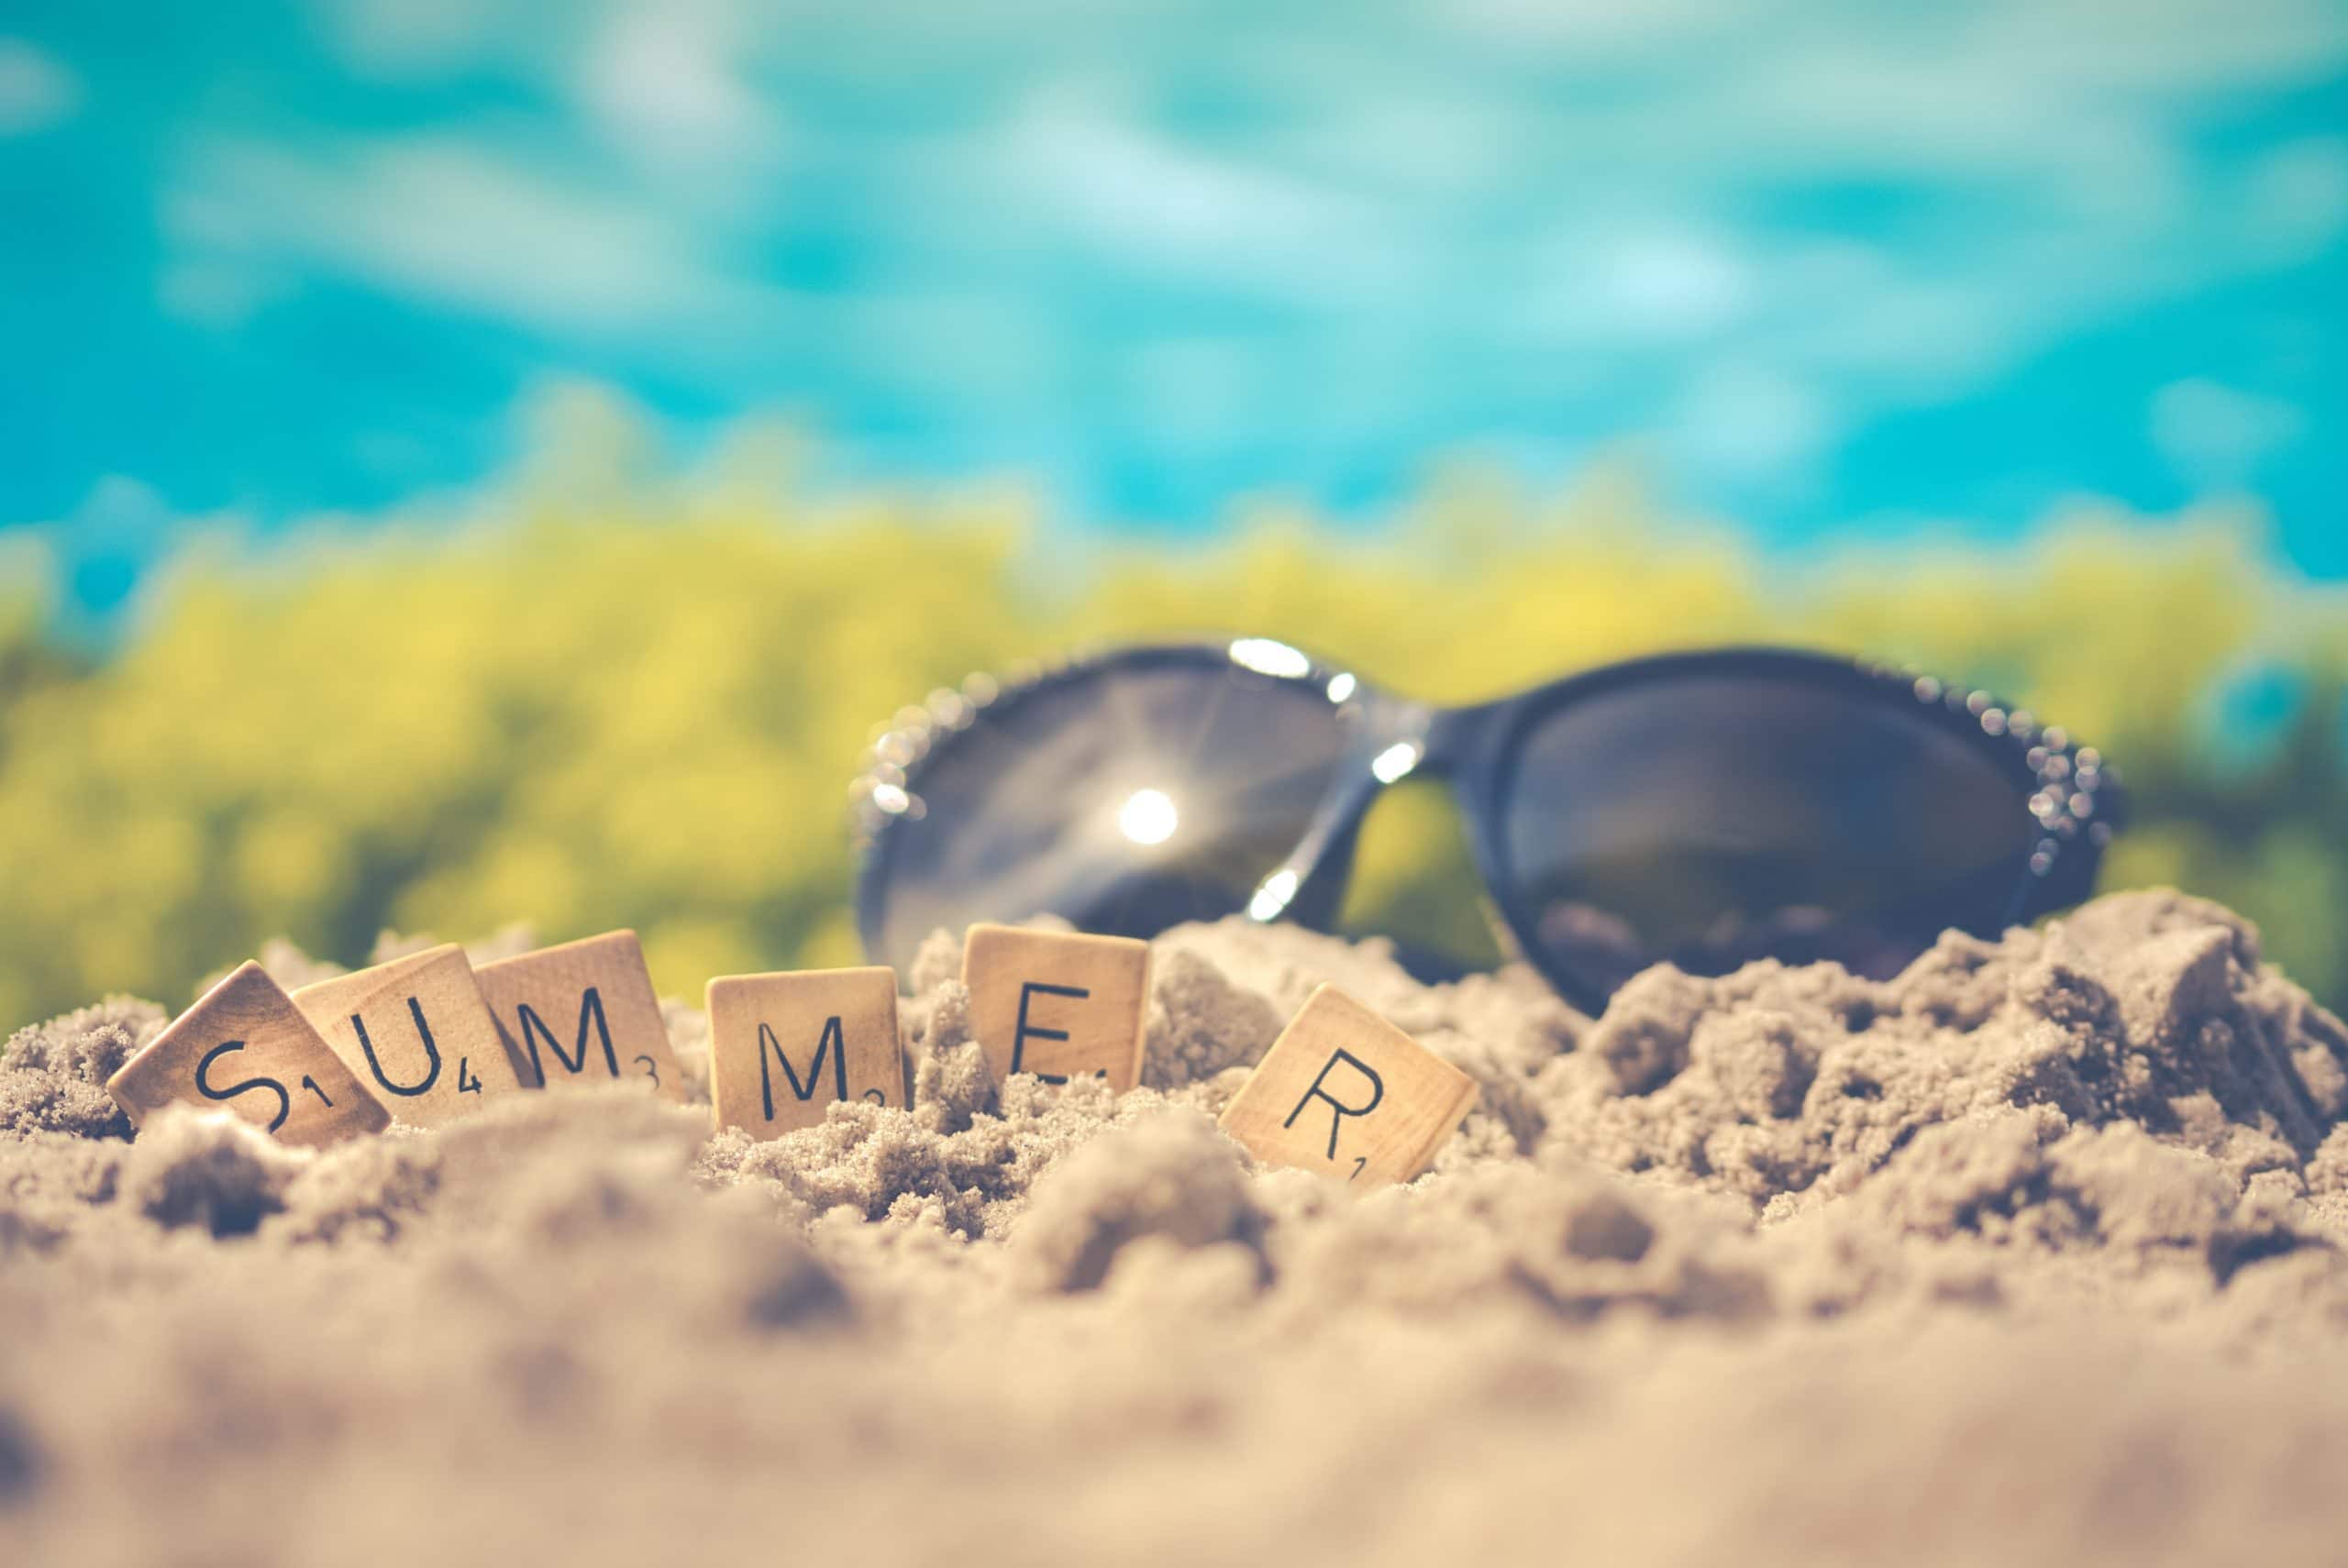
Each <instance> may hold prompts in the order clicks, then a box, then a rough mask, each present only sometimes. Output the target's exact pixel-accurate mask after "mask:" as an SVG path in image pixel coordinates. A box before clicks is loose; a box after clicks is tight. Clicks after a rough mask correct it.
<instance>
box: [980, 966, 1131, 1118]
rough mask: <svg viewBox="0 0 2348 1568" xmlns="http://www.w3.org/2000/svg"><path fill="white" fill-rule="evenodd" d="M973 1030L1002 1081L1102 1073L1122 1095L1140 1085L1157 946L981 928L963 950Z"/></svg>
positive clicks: (1050, 1079) (1062, 1078) (1057, 1079)
mask: <svg viewBox="0 0 2348 1568" xmlns="http://www.w3.org/2000/svg"><path fill="white" fill-rule="evenodd" d="M962 983H963V984H964V985H965V986H968V987H969V988H970V1032H971V1033H972V1034H974V1035H975V1036H977V1038H978V1040H979V1042H980V1044H982V1045H983V1046H985V1048H986V1054H987V1065H988V1066H991V1067H992V1068H993V1069H994V1075H995V1077H998V1078H1000V1077H1003V1076H1004V1075H1005V1074H1007V1073H1033V1074H1035V1075H1036V1077H1040V1078H1043V1079H1045V1080H1047V1082H1051V1083H1056V1084H1057V1083H1066V1082H1067V1081H1068V1080H1069V1078H1070V1077H1085V1076H1087V1075H1090V1074H1095V1073H1098V1074H1101V1075H1102V1076H1103V1077H1107V1078H1108V1080H1109V1087H1110V1088H1113V1089H1117V1090H1120V1091H1123V1090H1125V1089H1129V1088H1133V1087H1134V1085H1135V1084H1136V1083H1138V1082H1140V1081H1141V1047H1142V1022H1143V1015H1144V1010H1145V1009H1146V1007H1147V1006H1148V1004H1149V944H1148V943H1146V942H1135V941H1134V940H1133V939H1132V938H1131V937H1124V936H1080V935H1075V934H1071V933H1066V932H1058V931H1022V930H1019V929H1017V928H1016V927H1013V926H1007V925H974V926H972V927H971V928H970V931H969V936H967V937H966V938H965V939H964V941H963V944H962Z"/></svg>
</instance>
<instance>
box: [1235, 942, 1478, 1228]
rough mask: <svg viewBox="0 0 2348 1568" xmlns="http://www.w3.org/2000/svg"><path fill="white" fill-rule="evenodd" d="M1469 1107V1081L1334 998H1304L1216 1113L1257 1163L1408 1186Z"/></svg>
mask: <svg viewBox="0 0 2348 1568" xmlns="http://www.w3.org/2000/svg"><path fill="white" fill-rule="evenodd" d="M1475 1101H1476V1081H1475V1080H1474V1079H1473V1078H1471V1077H1468V1076H1467V1074H1466V1073H1463V1072H1461V1071H1460V1070H1459V1069H1458V1068H1456V1067H1455V1066H1452V1065H1451V1064H1450V1063H1448V1062H1446V1061H1445V1060H1444V1059H1443V1058H1442V1057H1440V1056H1437V1055H1435V1054H1434V1052H1432V1051H1430V1050H1428V1049H1427V1048H1426V1047H1425V1046H1423V1045H1422V1044H1420V1043H1418V1042H1417V1041H1415V1040H1413V1039H1412V1038H1411V1037H1410V1036H1409V1035H1407V1034H1405V1033H1403V1032H1401V1030H1399V1029H1397V1028H1395V1027H1394V1026H1393V1025H1392V1024H1390V1023H1389V1022H1387V1021H1385V1020H1384V1019H1382V1018H1380V1017H1379V1016H1378V1014H1376V1013H1374V1012H1372V1011H1370V1010H1369V1009H1368V1008H1366V1007H1364V1006H1362V1004H1361V1003H1359V1002H1357V1001H1356V1000H1354V999H1353V998H1351V997H1349V996H1347V995H1346V994H1345V993H1344V992H1343V991H1340V990H1337V989H1335V988H1333V987H1329V986H1323V987H1321V988H1319V989H1318V990H1316V991H1314V992H1313V993H1312V996H1311V997H1309V998H1307V999H1305V1003H1304V1006H1303V1007H1302V1008H1301V1009H1299V1010H1298V1011H1297V1014H1296V1016H1295V1017H1294V1018H1292V1019H1290V1020H1289V1023H1288V1027H1287V1028H1286V1029H1283V1030H1281V1031H1280V1036H1279V1039H1277V1040H1275V1041H1273V1042H1272V1048H1271V1049H1270V1050H1269V1051H1268V1052H1266V1053H1265V1054H1264V1059H1263V1061H1262V1062H1261V1063H1259V1064H1258V1065H1257V1068H1256V1073H1255V1076H1254V1077H1250V1078H1249V1079H1248V1080H1247V1082H1246V1084H1245V1085H1243V1086H1242V1087H1241V1088H1240V1090H1239V1093H1238V1095H1237V1096H1236V1097H1235V1099H1233V1100H1232V1102H1231V1104H1230V1105H1229V1106H1228V1107H1226V1108H1225V1109H1224V1113H1223V1123H1222V1125H1223V1130H1224V1132H1228V1133H1229V1134H1231V1136H1232V1137H1233V1138H1235V1139H1236V1140H1237V1141H1238V1142H1240V1143H1244V1144H1246V1146H1247V1148H1248V1150H1249V1151H1250V1152H1251V1153H1253V1154H1255V1156H1256V1157H1257V1159H1258V1160H1261V1161H1263V1162H1264V1163H1265V1164H1266V1165H1295V1166H1297V1167H1299V1168H1300V1169H1303V1170H1310V1171H1324V1172H1326V1173H1328V1174H1330V1175H1332V1176H1341V1177H1343V1178H1344V1179H1346V1180H1347V1181H1361V1182H1398V1181H1409V1180H1410V1179H1411V1178H1412V1176H1417V1175H1418V1174H1419V1173H1420V1172H1421V1171H1423V1170H1424V1169H1426V1167H1427V1162H1428V1161H1430V1160H1432V1159H1434V1152H1435V1150H1437V1149H1438V1148H1440V1147H1442V1145H1443V1141H1444V1140H1445V1139H1446V1138H1448V1137H1450V1136H1451V1134H1452V1132H1453V1130H1454V1129H1455V1128H1456V1127H1457V1126H1458V1125H1459V1120H1460V1118H1461V1117H1464V1116H1466V1115H1467V1108H1468V1107H1469V1106H1471V1105H1473V1104H1474V1103H1475Z"/></svg>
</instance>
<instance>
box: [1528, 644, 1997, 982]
mask: <svg viewBox="0 0 2348 1568" xmlns="http://www.w3.org/2000/svg"><path fill="white" fill-rule="evenodd" d="M1507 800H1508V804H1507V808H1506V812H1505V816H1504V821H1503V823H1502V834H1503V836H1504V842H1505V848H1506V853H1507V855H1508V856H1509V858H1510V864H1511V867H1512V875H1513V878H1514V882H1515V889H1516V892H1517V897H1518V899H1519V900H1520V914H1521V916H1522V925H1523V928H1524V929H1522V930H1521V931H1520V936H1521V938H1522V939H1523V940H1524V941H1526V942H1528V943H1529V944H1532V945H1534V947H1536V948H1537V949H1538V954H1539V956H1540V957H1541V958H1542V960H1543V961H1544V962H1545V964H1546V965H1547V966H1549V967H1550V968H1551V970H1552V971H1553V973H1555V974H1557V975H1559V976H1562V977H1565V978H1566V979H1567V981H1569V982H1570V983H1571V988H1573V989H1575V990H1578V991H1579V992H1580V993H1582V994H1583V995H1584V996H1585V997H1586V998H1599V997H1604V996H1606V995H1608V994H1611V992H1612V991H1613V990H1614V989H1615V988H1617V987H1618V986H1620V985H1621V984H1622V983H1623V981H1624V980H1626V979H1628V978H1630V977H1631V976H1633V975H1634V974H1636V973H1637V972H1638V971H1639V970H1640V969H1642V968H1645V966H1647V965H1649V964H1653V963H1656V962H1659V961H1663V960H1669V961H1670V962H1672V963H1674V964H1676V965H1678V966H1679V967H1680V968H1682V969H1685V970H1688V971H1689V972H1691V973H1697V974H1725V973H1727V972H1728V971H1730V970H1732V969H1733V968H1735V967H1737V966H1739V965H1741V964H1744V963H1746V962H1748V961H1750V960H1752V959H1755V958H1763V957H1777V958H1781V959H1784V960H1786V961H1788V962H1797V961H1806V960H1816V959H1832V960H1834V961H1836V962H1839V963H1841V964H1843V965H1844V966H1845V967H1847V968H1850V969H1852V970H1853V971H1855V972H1856V973H1860V974H1864V975H1868V976H1871V977H1878V978H1881V977H1888V976H1890V975H1892V974H1896V973H1897V972H1898V971H1899V969H1900V968H1902V967H1903V966H1905V965H1906V964H1907V963H1908V962H1909V960H1911V959H1912V958H1913V957H1914V956H1915V955H1917V954H1919V953H1921V952H1922V951H1923V950H1924V948H1926V947H1927V946H1929V945H1931V944H1932V942H1933V939H1934V938H1935V937H1936V936H1937V935H1938V934H1939V933H1940V932H1941V931H1942V930H1943V929H1944V928H1945V927H1948V926H1951V925H1956V926H1962V927H1965V928H1966V929H1968V930H1973V931H1977V932H1983V933H1988V932H1990V931H1992V930H1994V928H1995V927H1996V925H1997V924H1998V922H1999V920H2000V919H2001V918H2002V916H2003V914H2004V911H2005V909H2006V906H2007V903H2008V901H2009V900H2010V897H2011V895H2012V893H2013V891H2014V889H2016V888H2018V887H2020V886H2021V882H2022V878H2023V876H2024V871H2025V867H2026V866H2027V864H2028V859H2029V854H2030V848H2031V845H2032V842H2033V839H2034V836H2035V835H2034V833H2033V831H2032V826H2033V824H2032V822H2031V818H2030V816H2029V813H2028V811H2027V805H2026V791H2025V790H2024V788H2023V787H2022V786H2021V785H2020V784H2019V783H2018V782H2017V779H2016V778H2015V777H2014V776H2013V774H2011V773H2010V772H2009V771H2008V770H2007V769H2006V768H2004V767H2001V766H2000V765H1999V761H1998V759H1997V758H1996V757H1995V756H1992V755H1990V754H1989V753H1988V751H1987V750H1986V748H1984V747H1981V746H1978V745H1974V744H1972V743H1970V742H1969V741H1967V740H1966V739H1965V738H1964V737H1962V736H1960V735H1958V734H1952V733H1950V732H1949V731H1947V730H1944V729H1943V728H1941V727H1939V726H1938V725H1937V724H1935V723H1933V722H1932V721H1931V720H1930V719H1928V718H1926V717H1925V716H1924V715H1923V714H1922V713H1920V712H1911V711H1908V710H1906V709H1903V708H1902V707H1901V706H1900V705H1899V704H1898V703H1897V702H1892V701H1884V700H1883V699H1882V698H1880V697H1879V696H1874V695H1871V694H1867V693H1862V692H1859V691H1855V690H1848V689H1842V688H1837V687H1834V686H1829V685H1826V684H1824V683H1820V682H1810V681H1804V680H1802V679H1798V678H1794V677H1789V676H1786V675H1782V674H1767V673H1755V674H1750V675H1745V674H1695V673H1687V674H1670V675H1658V676H1656V677H1654V678H1652V679H1646V680H1642V681H1634V682H1630V683H1627V684H1625V685H1623V686H1622V687H1619V688H1617V689H1615V690H1609V691H1601V692H1598V693H1594V694H1592V695H1589V696H1587V697H1582V698H1577V699H1575V700H1573V701H1569V702H1567V704H1565V705H1563V706H1561V707H1559V708H1558V709H1557V710H1556V712H1553V713H1552V714H1550V715H1549V716H1548V717H1547V718H1545V719H1541V720H1536V721H1534V723H1533V724H1532V725H1531V726H1530V727H1529V729H1528V730H1527V731H1526V733H1525V734H1523V737H1522V739H1521V741H1520V743H1519V747H1518V750H1517V752H1516V754H1515V756H1514V757H1513V758H1512V767H1511V771H1510V773H1509V781H1508V795H1507Z"/></svg>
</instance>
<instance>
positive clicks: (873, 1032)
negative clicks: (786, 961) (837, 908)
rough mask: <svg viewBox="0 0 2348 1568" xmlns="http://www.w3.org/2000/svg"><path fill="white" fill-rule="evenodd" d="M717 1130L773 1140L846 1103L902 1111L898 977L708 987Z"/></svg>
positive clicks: (873, 973)
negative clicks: (736, 1130)
mask: <svg viewBox="0 0 2348 1568" xmlns="http://www.w3.org/2000/svg"><path fill="white" fill-rule="evenodd" d="M709 1088H710V1121H711V1122H712V1123H713V1124H714V1126H715V1127H716V1129H717V1130H718V1131H719V1132H724V1131H725V1129H726V1128H728V1127H739V1128H741V1129H742V1130H743V1131H744V1132H748V1133H749V1134H750V1136H752V1137H753V1138H772V1137H774V1136H776V1135H777V1134H779V1133H783V1132H792V1131H793V1130H794V1129H797V1128H801V1127H813V1126H814V1125H815V1124H816V1123H818V1122H820V1121H823V1120H824V1112H825V1108H826V1107H828V1106H830V1105H832V1104H833V1103H834V1102H835V1101H838V1100H858V1099H860V1100H863V1101H865V1102H867V1103H868V1104H871V1105H894V1106H903V1105H904V1104H906V1103H907V1099H908V1095H909V1090H908V1088H907V1085H906V1082H905V1056H904V1049H903V1045H902V1044H900V1043H899V1042H898V1038H897V972H896V971H895V970H894V969H889V968H882V967H877V966H876V967H872V968H865V969H809V970H803V971H800V972H798V973H794V974H775V975H721V976H719V977H717V978H715V979H714V980H712V981H710V982H709Z"/></svg>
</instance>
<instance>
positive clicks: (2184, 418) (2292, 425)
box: [2151, 379, 2308, 491]
mask: <svg viewBox="0 0 2348 1568" xmlns="http://www.w3.org/2000/svg"><path fill="white" fill-rule="evenodd" d="M2307 423H2308V420H2307V414H2306V412H2305V411H2304V410H2302V409H2301V408H2299V407H2298V405H2297V404H2296V403H2286V402H2284V401H2282V400H2281V399H2279V398H2271V397H2265V396H2262V395H2260V394H2259V393H2256V392H2243V391H2240V390H2239V389H2237V388H2233V387H2228V386H2221V385H2220V384H2219V383H2217V382H2216V381H2202V380H2198V379H2196V380H2192V381H2175V382H2172V383H2170V384H2169V385H2167V386H2165V387H2163V388H2161V390H2160V391H2159V392H2156V393H2154V396H2153V404H2152V421H2151V424H2152V439H2153V446H2154V448H2155V449H2157V450H2158V451H2159V452H2160V454H2161V456H2162V457H2163V458H2165V459H2167V461H2168V464H2169V466H2170V467H2171V468H2173V469H2176V471H2177V473H2178V475H2179V476H2180V477H2181V478H2183V479H2184V480H2186V481H2187V483H2189V484H2191V485H2193V486H2194V487H2195V488H2196V489H2198V490H2201V491H2222V490H2240V489H2243V488H2244V487H2246V486H2247V485H2248V484H2249V483H2250V481H2251V480H2252V479H2253V478H2254V476H2255V475H2256V473H2257V471H2258V469H2259V468H2260V467H2261V466H2262V465H2263V464H2264V463H2265V461H2266V460H2267V459H2268V458H2272V457H2274V456H2275V455H2276V453H2278V452H2280V451H2282V450H2283V449H2284V448H2286V447H2289V446H2291V445H2292V444H2293V443H2294V442H2296V441H2298V439H2299V437H2300V436H2302V435H2304V434H2305V433H2306V431H2307Z"/></svg>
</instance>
